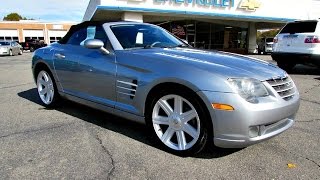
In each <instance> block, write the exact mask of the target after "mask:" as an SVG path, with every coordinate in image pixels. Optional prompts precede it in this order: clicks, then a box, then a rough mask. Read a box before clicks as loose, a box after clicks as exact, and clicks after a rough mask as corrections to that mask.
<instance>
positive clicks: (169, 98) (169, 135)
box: [147, 90, 208, 156]
mask: <svg viewBox="0 0 320 180" xmlns="http://www.w3.org/2000/svg"><path fill="white" fill-rule="evenodd" d="M150 111H151V112H149V113H148V115H147V121H148V124H149V128H150V129H152V132H153V134H154V138H155V139H156V141H158V142H159V143H160V144H162V146H163V147H164V148H166V149H167V150H168V151H170V152H172V153H174V154H178V155H183V156H185V155H194V154H196V153H198V152H200V151H201V150H202V149H203V148H204V147H205V145H206V143H207V139H208V129H207V127H208V124H207V123H206V120H207V119H208V118H207V117H206V115H205V113H204V111H203V109H202V108H201V105H200V102H198V100H197V98H195V97H192V96H191V95H190V94H189V95H188V94H187V93H184V92H178V91H173V90H169V91H167V90H166V91H163V92H161V93H159V94H158V95H156V97H154V98H153V100H152V103H151V109H150Z"/></svg>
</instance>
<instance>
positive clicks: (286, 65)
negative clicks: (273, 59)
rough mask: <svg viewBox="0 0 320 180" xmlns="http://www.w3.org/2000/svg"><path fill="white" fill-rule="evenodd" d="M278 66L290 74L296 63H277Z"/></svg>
mask: <svg viewBox="0 0 320 180" xmlns="http://www.w3.org/2000/svg"><path fill="white" fill-rule="evenodd" d="M277 64H278V66H279V67H280V68H281V69H283V70H285V71H287V72H292V70H293V68H294V66H295V65H296V63H294V62H281V61H277Z"/></svg>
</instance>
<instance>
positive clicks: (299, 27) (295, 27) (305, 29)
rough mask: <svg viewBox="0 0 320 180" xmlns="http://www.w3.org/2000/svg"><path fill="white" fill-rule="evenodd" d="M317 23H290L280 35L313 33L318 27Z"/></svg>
mask: <svg viewBox="0 0 320 180" xmlns="http://www.w3.org/2000/svg"><path fill="white" fill-rule="evenodd" d="M317 23H318V22H317V21H300V22H299V21H298V22H292V23H288V24H287V25H286V26H285V27H284V28H283V29H282V30H281V32H280V34H285V33H290V34H294V33H313V32H315V30H316V27H317Z"/></svg>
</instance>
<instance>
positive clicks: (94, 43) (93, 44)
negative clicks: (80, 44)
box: [84, 39, 110, 55]
mask: <svg viewBox="0 0 320 180" xmlns="http://www.w3.org/2000/svg"><path fill="white" fill-rule="evenodd" d="M103 46H104V43H103V42H102V41H101V40H99V39H88V40H85V41H84V47H86V48H88V49H99V50H100V51H101V52H102V53H103V54H106V55H108V54H110V51H108V50H107V49H106V48H104V47H103Z"/></svg>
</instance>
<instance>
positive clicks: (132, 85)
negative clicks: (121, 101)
mask: <svg viewBox="0 0 320 180" xmlns="http://www.w3.org/2000/svg"><path fill="white" fill-rule="evenodd" d="M137 87H138V81H137V80H133V81H132V82H127V81H120V80H117V93H119V94H122V95H127V96H129V97H130V99H133V98H134V97H135V95H136V91H137Z"/></svg>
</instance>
